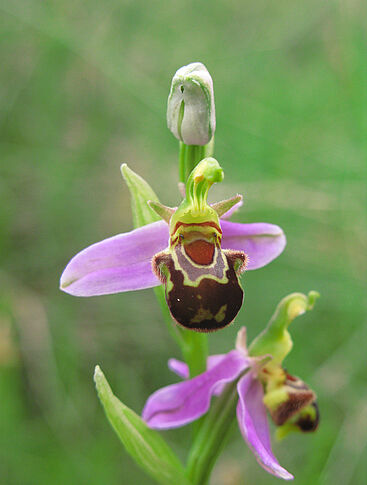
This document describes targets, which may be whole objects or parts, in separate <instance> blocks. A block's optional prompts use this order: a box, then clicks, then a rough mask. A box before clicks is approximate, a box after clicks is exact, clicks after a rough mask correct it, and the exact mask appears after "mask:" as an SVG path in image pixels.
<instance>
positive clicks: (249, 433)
mask: <svg viewBox="0 0 367 485" xmlns="http://www.w3.org/2000/svg"><path fill="white" fill-rule="evenodd" d="M237 390H238V396H239V401H238V404H237V419H238V424H239V427H240V430H241V433H242V436H243V437H244V439H245V441H246V442H247V444H248V446H249V447H250V448H251V450H252V452H253V453H254V455H255V457H256V460H257V461H258V463H259V465H261V466H262V467H263V468H264V469H265V470H266V471H267V472H269V473H271V474H272V475H275V476H276V477H278V478H283V479H284V480H292V479H293V478H294V477H293V475H291V474H290V473H289V472H287V470H285V469H284V468H283V467H281V466H280V465H279V463H278V460H277V459H276V458H275V456H274V455H273V452H272V450H271V444H270V434H269V425H268V420H267V415H266V409H265V406H264V404H263V396H264V393H263V388H262V385H261V383H260V382H259V381H258V380H257V379H255V378H254V377H253V374H252V373H251V372H249V373H248V374H246V375H245V376H243V377H242V378H241V379H240V380H239V382H238V384H237Z"/></svg>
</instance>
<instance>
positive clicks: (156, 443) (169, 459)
mask: <svg viewBox="0 0 367 485" xmlns="http://www.w3.org/2000/svg"><path fill="white" fill-rule="evenodd" d="M94 381H95V384H96V387H97V392H98V396H99V399H100V401H101V403H102V405H103V407H104V410H105V413H106V416H107V418H108V420H109V422H110V423H111V426H112V427H113V429H114V430H115V431H116V433H117V435H118V437H119V438H120V440H121V442H122V444H123V445H124V447H125V450H126V451H127V453H129V455H130V456H131V457H132V458H133V459H134V460H135V462H136V463H137V464H138V465H139V466H140V467H141V468H142V469H143V470H144V471H145V472H146V473H147V474H148V475H150V476H151V477H152V478H153V479H155V480H156V481H157V482H158V483H160V484H162V485H172V484H173V483H174V484H175V485H190V482H189V481H188V479H187V478H186V477H185V471H184V468H183V466H182V465H181V463H180V461H179V460H178V458H177V457H176V455H175V454H174V452H173V451H172V450H171V448H170V447H169V446H168V445H167V444H166V442H165V441H164V440H163V439H162V437H161V436H160V435H159V434H158V433H157V432H156V431H154V430H152V429H150V428H148V426H147V425H146V424H145V422H144V421H143V420H142V419H141V418H140V417H139V416H138V415H137V414H135V413H134V411H132V410H131V409H129V408H128V407H127V406H125V405H124V404H123V403H122V402H121V401H120V400H119V399H117V397H116V396H115V395H114V394H113V392H112V390H111V387H110V386H109V384H108V382H107V380H106V378H105V376H104V374H103V372H102V371H101V369H100V367H99V366H96V369H95V373H94Z"/></svg>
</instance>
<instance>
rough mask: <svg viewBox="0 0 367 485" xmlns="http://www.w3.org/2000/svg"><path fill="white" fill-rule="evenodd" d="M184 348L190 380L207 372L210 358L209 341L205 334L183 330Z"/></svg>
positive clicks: (183, 352)
mask: <svg viewBox="0 0 367 485" xmlns="http://www.w3.org/2000/svg"><path fill="white" fill-rule="evenodd" d="M182 336H183V340H184V342H185V343H184V346H183V347H182V354H183V358H184V360H185V362H186V363H187V365H188V366H189V370H190V378H191V379H192V378H193V377H195V376H197V375H199V374H201V373H203V372H205V370H206V359H207V356H208V339H207V336H206V335H205V334H203V333H198V332H194V331H192V330H185V329H183V330H182Z"/></svg>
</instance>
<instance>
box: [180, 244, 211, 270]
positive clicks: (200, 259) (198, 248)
mask: <svg viewBox="0 0 367 485" xmlns="http://www.w3.org/2000/svg"><path fill="white" fill-rule="evenodd" d="M185 251H186V254H187V255H188V256H189V258H190V259H191V260H192V261H194V263H196V264H201V265H208V264H211V263H212V262H213V256H214V244H212V243H209V242H207V241H203V239H197V240H196V241H193V242H191V243H189V244H185Z"/></svg>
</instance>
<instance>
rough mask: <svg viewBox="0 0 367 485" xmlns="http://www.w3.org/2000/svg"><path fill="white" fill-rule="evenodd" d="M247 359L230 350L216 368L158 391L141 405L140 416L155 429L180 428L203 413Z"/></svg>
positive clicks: (235, 375) (246, 364)
mask: <svg viewBox="0 0 367 485" xmlns="http://www.w3.org/2000/svg"><path fill="white" fill-rule="evenodd" d="M247 367H248V360H247V359H245V358H244V357H243V356H242V355H241V354H240V353H239V352H237V351H236V350H232V351H231V352H229V353H228V354H226V355H225V357H224V358H223V359H221V361H220V362H219V363H217V365H215V366H214V367H212V368H211V369H210V370H208V371H206V372H204V373H203V374H200V375H199V376H197V377H194V378H193V379H190V380H186V381H183V382H180V383H178V384H173V385H171V386H167V387H164V388H162V389H159V390H158V391H156V392H155V393H154V394H152V395H151V396H150V397H149V399H148V401H147V402H146V404H145V407H144V410H143V413H142V416H143V419H144V420H145V421H146V422H147V424H148V426H150V427H151V428H157V429H168V428H177V427H179V426H184V425H185V424H187V423H190V422H191V421H194V420H195V419H198V418H199V417H200V416H202V415H203V414H205V413H206V412H207V411H208V409H209V406H210V400H211V397H212V395H213V394H214V393H215V391H216V389H217V387H218V386H222V385H223V384H226V383H229V382H231V381H233V380H234V379H236V378H237V377H238V376H239V374H240V373H241V372H243V370H245V369H246V368H247Z"/></svg>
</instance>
